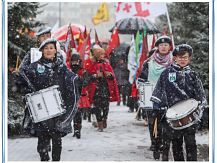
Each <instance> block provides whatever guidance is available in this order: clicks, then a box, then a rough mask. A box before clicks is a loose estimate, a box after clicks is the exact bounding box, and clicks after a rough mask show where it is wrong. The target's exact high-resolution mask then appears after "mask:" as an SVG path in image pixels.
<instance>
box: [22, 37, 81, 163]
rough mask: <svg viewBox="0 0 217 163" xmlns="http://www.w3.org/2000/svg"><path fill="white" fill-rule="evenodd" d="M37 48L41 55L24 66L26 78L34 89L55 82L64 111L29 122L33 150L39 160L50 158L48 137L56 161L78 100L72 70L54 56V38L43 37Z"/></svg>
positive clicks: (68, 130)
mask: <svg viewBox="0 0 217 163" xmlns="http://www.w3.org/2000/svg"><path fill="white" fill-rule="evenodd" d="M39 51H41V52H42V57H41V58H40V59H39V60H38V61H36V62H34V63H31V64H30V65H29V67H28V68H27V69H25V71H24V73H25V75H26V78H27V79H28V81H29V83H31V85H32V87H34V88H35V91H39V90H42V89H45V88H48V87H50V86H53V85H58V86H59V90H60V93H61V96H62V99H63V105H64V108H66V113H65V114H63V115H61V116H58V117H54V118H50V119H48V120H44V121H41V122H38V123H33V126H32V131H34V135H35V136H37V137H38V145H37V151H38V153H39V155H40V159H41V161H49V160H50V158H49V154H48V148H47V147H48V146H49V144H50V140H52V161H60V158H61V151H62V137H63V136H66V135H67V134H68V133H71V132H72V127H71V121H72V119H73V116H74V115H75V112H76V107H75V106H76V103H77V100H78V90H77V80H78V79H77V75H76V74H74V73H73V72H70V71H69V70H68V69H67V67H66V65H65V64H64V63H63V61H62V59H60V58H58V57H57V55H58V54H57V53H58V52H57V48H56V40H55V39H51V38H48V39H46V40H45V41H43V42H42V43H41V45H40V47H39ZM25 80H26V79H25ZM30 90H31V89H30ZM30 92H33V91H32V90H31V91H30Z"/></svg>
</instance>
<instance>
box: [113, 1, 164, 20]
mask: <svg viewBox="0 0 217 163" xmlns="http://www.w3.org/2000/svg"><path fill="white" fill-rule="evenodd" d="M166 12H167V6H166V3H160V2H117V7H116V21H118V20H120V19H123V18H129V17H133V16H140V17H145V18H148V19H150V20H152V19H154V18H155V17H157V16H159V15H162V14H166Z"/></svg>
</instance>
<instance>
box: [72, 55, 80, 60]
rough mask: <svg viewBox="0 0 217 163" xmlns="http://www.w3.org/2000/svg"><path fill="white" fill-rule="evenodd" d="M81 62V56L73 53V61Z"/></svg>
mask: <svg viewBox="0 0 217 163" xmlns="http://www.w3.org/2000/svg"><path fill="white" fill-rule="evenodd" d="M78 60H80V55H79V54H78V53H73V54H72V57H71V61H78Z"/></svg>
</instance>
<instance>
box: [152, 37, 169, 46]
mask: <svg viewBox="0 0 217 163" xmlns="http://www.w3.org/2000/svg"><path fill="white" fill-rule="evenodd" d="M161 43H169V44H170V45H171V43H172V41H171V38H170V37H168V36H161V37H159V38H158V39H157V40H156V42H155V46H158V45H159V44H161Z"/></svg>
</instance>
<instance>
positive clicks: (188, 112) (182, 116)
mask: <svg viewBox="0 0 217 163" xmlns="http://www.w3.org/2000/svg"><path fill="white" fill-rule="evenodd" d="M187 100H193V101H195V102H197V106H196V107H194V108H193V109H191V110H190V111H187V112H185V114H182V115H181V116H179V117H178V118H179V119H181V118H184V117H185V116H186V114H187V115H189V114H190V113H192V112H193V111H194V110H195V108H197V107H198V104H199V102H198V101H197V100H195V99H193V98H189V99H187ZM183 101H186V100H183ZM183 101H180V102H178V103H176V104H174V105H173V106H175V105H178V104H179V103H181V102H183ZM171 107H172V106H171ZM171 107H170V108H171ZM170 108H168V110H169V109H170ZM168 110H167V112H168ZM166 118H167V119H169V120H178V119H177V117H176V118H168V117H167V113H166Z"/></svg>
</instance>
